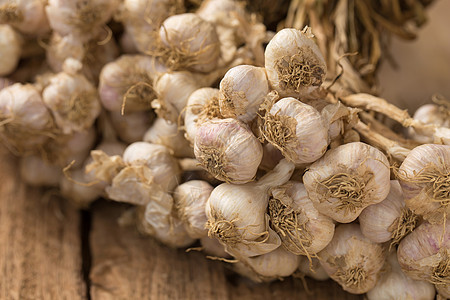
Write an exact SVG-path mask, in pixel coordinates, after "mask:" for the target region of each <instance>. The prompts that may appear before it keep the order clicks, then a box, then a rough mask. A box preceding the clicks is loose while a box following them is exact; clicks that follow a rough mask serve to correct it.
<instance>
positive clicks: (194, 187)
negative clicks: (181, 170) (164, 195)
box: [173, 180, 214, 239]
mask: <svg viewBox="0 0 450 300" xmlns="http://www.w3.org/2000/svg"><path fill="white" fill-rule="evenodd" d="M213 189H214V188H213V187H212V186H211V185H210V184H209V183H208V182H206V181H202V180H190V181H187V182H185V183H183V184H180V185H179V186H177V188H176V189H175V190H174V193H173V200H174V202H175V208H176V210H177V214H178V218H179V219H180V220H181V221H182V222H183V223H184V226H185V228H186V231H187V232H188V234H189V236H190V237H192V238H194V239H198V238H201V237H206V236H207V235H208V230H206V222H207V221H208V218H207V216H206V213H205V206H206V201H208V198H209V196H210V195H211V192H212V190H213Z"/></svg>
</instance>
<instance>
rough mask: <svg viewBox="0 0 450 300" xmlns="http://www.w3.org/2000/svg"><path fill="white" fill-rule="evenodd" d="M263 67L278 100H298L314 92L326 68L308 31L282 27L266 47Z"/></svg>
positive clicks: (321, 80) (322, 78)
mask: <svg viewBox="0 0 450 300" xmlns="http://www.w3.org/2000/svg"><path fill="white" fill-rule="evenodd" d="M264 57H265V68H266V71H267V77H268V78H269V82H270V85H271V87H272V88H273V89H275V90H276V91H277V92H278V93H279V94H280V95H281V96H282V97H287V96H292V97H301V96H304V95H307V94H310V93H311V92H312V91H314V90H315V89H317V88H318V87H319V86H320V85H321V84H322V82H323V80H324V79H325V75H326V73H327V67H326V64H325V60H324V58H323V55H322V53H321V52H320V50H319V47H318V46H317V45H316V43H315V42H314V41H313V40H312V38H311V33H310V32H304V31H300V30H297V29H292V28H285V29H282V30H280V31H279V32H278V33H277V34H275V36H274V37H273V38H272V40H271V41H270V42H269V44H268V45H267V47H266V51H265V53H264Z"/></svg>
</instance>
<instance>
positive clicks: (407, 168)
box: [397, 144, 450, 224]
mask: <svg viewBox="0 0 450 300" xmlns="http://www.w3.org/2000/svg"><path fill="white" fill-rule="evenodd" d="M397 177H398V179H399V181H400V185H401V186H402V190H403V193H404V196H405V202H406V206H407V207H408V208H409V209H411V210H412V211H413V212H414V213H415V214H418V215H421V216H423V218H424V219H425V220H427V221H429V222H431V223H433V224H435V223H439V224H442V223H445V219H446V218H448V217H449V216H450V205H449V203H450V146H448V145H434V144H425V145H421V146H418V147H416V148H414V149H413V150H411V152H410V153H409V154H408V156H407V157H406V158H405V160H404V161H403V163H402V165H401V166H400V168H399V170H398V172H397Z"/></svg>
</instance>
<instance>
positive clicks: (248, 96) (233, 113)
mask: <svg viewBox="0 0 450 300" xmlns="http://www.w3.org/2000/svg"><path fill="white" fill-rule="evenodd" d="M268 93H269V83H268V81H267V76H266V71H265V70H264V68H259V67H255V66H250V65H239V66H236V67H234V68H231V69H230V70H228V72H227V73H226V74H225V76H224V77H223V79H222V80H221V81H220V96H219V106H220V112H221V114H222V116H224V117H225V118H236V119H238V120H240V121H242V122H244V123H248V122H250V121H252V120H253V119H254V118H255V117H256V113H257V112H258V110H259V106H260V105H261V104H262V103H263V102H264V97H265V96H266V95H267V94H268Z"/></svg>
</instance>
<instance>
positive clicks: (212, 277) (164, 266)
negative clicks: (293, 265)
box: [90, 202, 362, 300]
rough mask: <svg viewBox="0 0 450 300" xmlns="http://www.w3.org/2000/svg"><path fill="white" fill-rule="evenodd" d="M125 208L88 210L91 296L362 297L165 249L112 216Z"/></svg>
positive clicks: (101, 205) (101, 206)
mask: <svg viewBox="0 0 450 300" xmlns="http://www.w3.org/2000/svg"><path fill="white" fill-rule="evenodd" d="M123 211H124V206H122V205H119V204H116V203H111V202H102V203H98V204H96V205H94V207H93V210H92V231H91V236H90V244H91V252H92V269H91V274H90V279H91V289H90V290H91V298H92V299H93V300H96V299H102V300H103V299H245V300H247V299H319V300H320V299H348V300H350V299H362V296H356V295H350V294H347V293H345V292H343V291H342V290H341V288H340V287H339V286H338V285H337V284H335V283H334V282H332V281H326V282H315V281H312V280H311V281H309V280H308V286H309V288H310V290H311V291H312V294H311V295H308V294H307V293H306V291H305V289H304V287H303V284H302V282H301V281H300V280H299V279H293V278H290V279H286V280H284V281H283V282H274V283H269V284H255V283H252V282H250V281H248V280H246V279H244V278H241V277H239V276H236V275H235V274H233V273H231V272H230V271H229V270H227V269H226V264H225V263H222V262H217V261H211V260H208V259H206V258H205V257H204V255H203V254H201V253H198V252H192V251H191V252H189V253H186V252H185V251H184V250H181V249H178V250H177V249H170V248H167V247H165V246H163V245H161V244H159V243H158V242H156V241H155V240H153V239H152V238H148V237H142V236H140V235H139V234H138V233H137V231H136V230H135V229H134V228H132V227H120V226H119V225H118V224H117V222H116V220H117V218H118V217H119V216H120V214H121V213H122V212H123Z"/></svg>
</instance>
